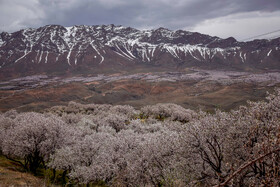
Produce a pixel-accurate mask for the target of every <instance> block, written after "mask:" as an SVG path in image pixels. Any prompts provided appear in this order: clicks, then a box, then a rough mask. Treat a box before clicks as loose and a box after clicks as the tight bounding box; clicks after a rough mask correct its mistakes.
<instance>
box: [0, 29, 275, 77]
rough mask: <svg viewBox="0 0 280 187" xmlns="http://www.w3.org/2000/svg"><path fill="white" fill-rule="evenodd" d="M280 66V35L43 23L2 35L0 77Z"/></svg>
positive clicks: (0, 36) (270, 67)
mask: <svg viewBox="0 0 280 187" xmlns="http://www.w3.org/2000/svg"><path fill="white" fill-rule="evenodd" d="M193 66H196V67H204V68H211V69H213V68H215V69H216V68H220V69H223V68H226V69H232V68H233V69H239V70H249V69H280V38H276V39H273V40H254V41H249V42H238V41H236V40H235V39H234V38H232V37H230V38H227V39H221V38H218V37H212V36H208V35H203V34H200V33H194V32H188V31H183V30H177V31H171V30H168V29H165V28H159V29H155V30H137V29H134V28H130V27H123V26H115V25H100V26H84V25H82V26H73V27H63V26H59V25H47V26H44V27H40V28H38V29H24V30H20V31H17V32H14V33H6V32H3V33H1V35H0V78H4V77H7V76H8V77H9V76H18V75H29V74H36V73H42V72H44V73H50V72H51V73H53V72H58V73H59V72H60V73H67V72H79V73H101V72H118V71H122V70H127V69H137V68H139V69H141V67H143V68H151V67H156V68H157V67H158V68H160V67H165V68H168V69H172V70H173V69H177V70H178V69H182V68H185V67H193Z"/></svg>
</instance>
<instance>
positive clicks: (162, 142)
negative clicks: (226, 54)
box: [0, 90, 280, 186]
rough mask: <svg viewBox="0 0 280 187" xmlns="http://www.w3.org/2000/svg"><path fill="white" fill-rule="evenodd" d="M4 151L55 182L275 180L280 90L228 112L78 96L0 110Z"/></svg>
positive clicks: (202, 183) (223, 182) (206, 183)
mask: <svg viewBox="0 0 280 187" xmlns="http://www.w3.org/2000/svg"><path fill="white" fill-rule="evenodd" d="M0 128H1V131H0V150H1V154H2V155H5V156H6V157H7V158H9V159H10V160H13V161H17V163H19V164H21V165H22V168H23V169H24V170H26V171H28V172H31V173H33V174H35V175H38V173H39V172H42V171H44V170H45V171H49V176H51V177H50V181H52V179H53V182H54V183H55V181H56V180H58V179H59V181H60V182H62V183H64V184H66V183H68V184H88V185H91V184H102V185H109V186H214V185H218V186H249V185H253V186H278V185H279V182H280V175H279V169H280V168H279V165H280V163H279V162H280V158H279V156H280V146H279V145H280V90H276V91H275V93H274V94H270V95H269V96H268V97H267V98H266V101H261V102H249V104H248V106H242V107H239V108H238V109H237V110H232V111H230V112H221V111H219V110H217V111H216V112H215V113H213V114H210V113H206V112H202V111H199V112H195V111H193V110H190V109H185V108H183V107H181V106H178V105H175V104H157V105H148V106H144V107H142V108H141V109H140V110H135V109H134V108H133V107H131V106H128V105H124V106H120V105H117V106H112V105H108V104H105V105H97V104H89V105H82V104H78V103H75V102H71V103H69V105H68V106H56V107H53V108H51V109H49V110H47V111H45V112H44V113H43V114H42V113H34V112H27V113H17V112H16V111H8V112H6V113H3V114H1V115H0Z"/></svg>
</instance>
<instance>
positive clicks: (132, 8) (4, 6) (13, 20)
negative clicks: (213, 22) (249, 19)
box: [0, 0, 280, 32]
mask: <svg viewBox="0 0 280 187" xmlns="http://www.w3.org/2000/svg"><path fill="white" fill-rule="evenodd" d="M279 10H280V1H279V0H177V1H176V0H24V1H22V0H0V29H1V30H5V31H9V32H11V31H15V30H18V29H21V28H26V27H38V26H42V25H46V24H60V25H64V26H71V25H81V24H86V25H97V24H111V23H113V24H119V25H125V26H131V27H135V28H140V29H141V28H156V27H160V26H162V27H166V28H170V29H178V28H187V29H188V28H193V27H194V26H195V25H197V24H199V23H200V22H203V21H205V20H208V19H214V18H218V17H223V16H228V15H231V14H236V13H242V12H252V11H260V12H274V11H279Z"/></svg>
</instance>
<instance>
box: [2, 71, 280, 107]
mask: <svg viewBox="0 0 280 187" xmlns="http://www.w3.org/2000/svg"><path fill="white" fill-rule="evenodd" d="M279 85H280V73H279V72H262V73H249V72H237V71H216V70H197V69H190V70H187V71H186V72H185V73H182V72H158V73H136V74H111V75H104V74H101V75H98V76H75V77H54V76H46V75H35V76H28V77H22V78H17V79H13V80H9V81H4V82H0V111H3V112H4V111H7V110H10V109H17V110H19V111H33V110H35V111H40V110H43V109H45V108H49V107H51V106H55V105H66V104H67V103H68V102H69V101H76V102H80V103H96V104H121V105H123V104H129V105H132V106H134V107H136V108H138V107H142V106H145V105H149V104H156V103H166V102H168V103H176V104H179V105H181V106H183V107H185V108H191V109H202V110H207V111H213V110H214V109H216V108H219V109H222V110H227V111H228V110H230V109H234V108H237V107H238V106H240V105H242V104H246V101H247V100H262V99H264V98H265V96H266V92H267V91H273V90H274V88H275V87H278V86H279Z"/></svg>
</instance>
